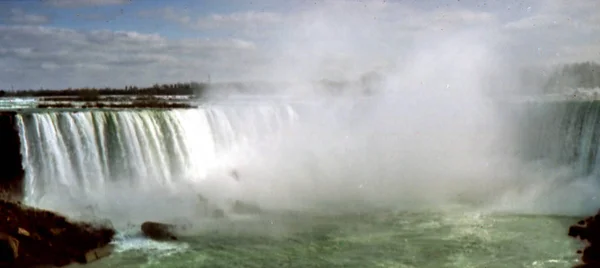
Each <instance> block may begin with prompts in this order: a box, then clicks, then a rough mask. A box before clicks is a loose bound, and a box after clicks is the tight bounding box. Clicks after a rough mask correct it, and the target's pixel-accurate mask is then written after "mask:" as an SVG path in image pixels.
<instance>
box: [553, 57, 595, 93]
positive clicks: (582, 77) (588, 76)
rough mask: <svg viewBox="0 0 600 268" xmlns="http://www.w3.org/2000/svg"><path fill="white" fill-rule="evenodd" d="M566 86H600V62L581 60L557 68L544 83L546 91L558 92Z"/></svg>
mask: <svg viewBox="0 0 600 268" xmlns="http://www.w3.org/2000/svg"><path fill="white" fill-rule="evenodd" d="M566 88H590V89H591V88H600V64H598V63H595V62H589V61H588V62H581V63H572V64H565V65H561V66H559V67H558V68H555V69H554V70H553V71H552V72H551V73H550V75H549V76H548V79H547V80H546V83H545V85H544V91H545V92H557V91H561V90H564V89H566Z"/></svg>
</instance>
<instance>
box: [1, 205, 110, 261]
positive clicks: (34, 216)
mask: <svg viewBox="0 0 600 268" xmlns="http://www.w3.org/2000/svg"><path fill="white" fill-rule="evenodd" d="M114 235H115V230H114V229H113V228H112V227H109V226H101V225H94V224H90V223H83V222H75V221H71V220H68V219H67V218H65V217H64V216H62V215H59V214H57V213H54V212H51V211H47V210H42V209H37V208H33V207H28V206H25V205H22V204H20V203H14V202H9V201H4V200H0V267H40V266H42V267H62V266H66V265H69V264H72V263H75V262H76V263H88V262H91V261H94V260H96V259H99V258H101V257H104V256H107V255H108V254H110V252H111V249H112V248H111V246H110V245H109V243H110V242H111V240H112V239H113V237H114Z"/></svg>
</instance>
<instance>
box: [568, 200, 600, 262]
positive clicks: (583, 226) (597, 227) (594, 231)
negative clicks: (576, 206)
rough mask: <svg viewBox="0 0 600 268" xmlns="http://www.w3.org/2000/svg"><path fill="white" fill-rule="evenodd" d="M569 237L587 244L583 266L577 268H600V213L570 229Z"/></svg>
mask: <svg viewBox="0 0 600 268" xmlns="http://www.w3.org/2000/svg"><path fill="white" fill-rule="evenodd" d="M569 236H571V237H574V238H577V239H580V240H582V241H585V242H587V246H586V247H585V249H583V250H578V251H577V253H579V254H581V262H582V263H581V264H578V265H577V266H575V267H576V268H584V267H585V268H589V267H600V212H598V214H596V216H593V217H588V218H586V219H584V220H581V221H579V222H577V223H576V224H574V225H571V226H570V227H569Z"/></svg>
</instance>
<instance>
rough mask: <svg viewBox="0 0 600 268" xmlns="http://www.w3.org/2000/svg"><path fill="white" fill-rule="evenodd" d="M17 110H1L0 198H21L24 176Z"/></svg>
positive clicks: (16, 199)
mask: <svg viewBox="0 0 600 268" xmlns="http://www.w3.org/2000/svg"><path fill="white" fill-rule="evenodd" d="M15 115H16V113H15V112H0V198H2V199H8V200H15V201H18V200H21V199H22V197H23V177H24V174H25V172H24V171H23V167H22V158H21V140H20V137H19V131H18V129H17V124H16V120H15Z"/></svg>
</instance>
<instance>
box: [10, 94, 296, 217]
mask: <svg viewBox="0 0 600 268" xmlns="http://www.w3.org/2000/svg"><path fill="white" fill-rule="evenodd" d="M295 118H296V114H295V112H294V110H293V109H292V108H291V107H290V106H272V105H271V106H260V105H259V106H254V107H247V108H244V107H236V108H228V107H207V108H202V109H194V110H191V109H190V110H170V111H142V110H139V111H136V110H131V111H78V112H49V113H32V114H21V115H18V124H19V129H20V135H21V142H22V155H23V166H24V168H25V173H26V179H25V181H26V187H25V188H26V189H25V191H26V202H28V203H31V204H35V205H39V206H42V207H49V208H55V209H59V210H62V211H64V210H66V211H65V212H69V208H67V207H64V206H73V204H77V203H80V204H82V205H86V203H87V204H88V205H89V204H90V203H96V204H98V203H103V202H104V203H106V204H107V205H112V206H114V207H118V206H119V205H121V206H127V205H128V204H129V205H132V203H135V202H142V203H143V202H148V201H149V200H152V199H154V200H155V201H156V203H157V204H153V205H152V207H153V208H154V209H156V207H157V206H161V205H160V203H161V202H162V201H160V199H159V197H160V196H159V195H157V194H162V195H164V193H165V192H169V190H172V191H179V189H181V188H184V189H185V188H186V187H189V186H190V185H192V184H194V183H197V182H200V181H202V180H204V179H206V178H207V177H209V176H210V174H212V173H215V172H217V173H218V172H223V171H224V172H226V171H225V170H226V169H228V168H234V167H231V166H228V163H230V162H232V161H234V159H233V158H234V157H241V156H242V155H244V156H248V155H250V154H251V153H252V152H251V151H250V150H249V148H252V149H256V148H260V147H261V146H263V145H265V146H268V145H272V144H273V143H276V142H277V135H278V131H279V130H282V129H284V128H285V127H286V125H289V124H291V123H293V121H294V120H295ZM146 190H147V191H150V192H148V194H147V195H145V196H144V195H143V194H141V193H143V192H144V191H146ZM136 196H139V200H137V201H136V200H135V198H134V197H136ZM125 197H129V198H128V199H124V198H125ZM152 197H153V198H152ZM144 198H147V199H146V201H144ZM111 199H112V200H111ZM110 202H113V203H110ZM120 202H121V203H120ZM170 205H172V204H170ZM143 206H144V204H139V207H137V208H133V209H141V208H142V207H143ZM153 208H149V209H153ZM129 209H132V208H129ZM126 212H127V211H123V212H122V213H126ZM128 212H131V211H128Z"/></svg>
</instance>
